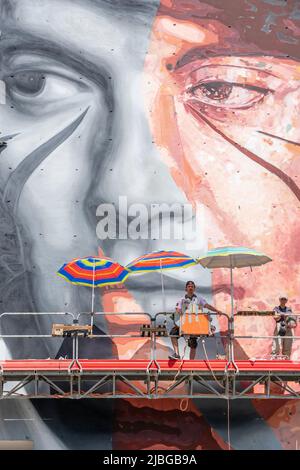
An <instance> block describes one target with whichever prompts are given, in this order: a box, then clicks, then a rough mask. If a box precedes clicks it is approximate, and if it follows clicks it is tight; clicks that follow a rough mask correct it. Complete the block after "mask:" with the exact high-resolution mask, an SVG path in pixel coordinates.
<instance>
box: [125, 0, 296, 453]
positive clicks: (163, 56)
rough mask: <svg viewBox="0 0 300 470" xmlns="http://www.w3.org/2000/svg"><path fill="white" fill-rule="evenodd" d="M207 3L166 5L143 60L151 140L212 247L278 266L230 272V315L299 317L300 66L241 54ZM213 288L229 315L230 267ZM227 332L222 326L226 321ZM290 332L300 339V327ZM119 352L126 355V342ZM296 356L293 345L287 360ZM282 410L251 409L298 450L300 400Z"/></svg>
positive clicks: (252, 352)
mask: <svg viewBox="0 0 300 470" xmlns="http://www.w3.org/2000/svg"><path fill="white" fill-rule="evenodd" d="M202 7H203V5H202V3H201V2H195V1H192V0H191V1H188V0H187V1H185V2H183V1H180V0H178V1H176V0H174V1H173V0H162V1H161V8H160V10H159V11H158V14H157V17H156V19H155V21H154V24H153V29H152V35H151V40H150V46H149V50H148V54H147V59H146V61H145V105H146V108H147V109H148V116H149V122H150V125H151V129H152V135H153V139H154V140H155V143H156V145H157V147H158V148H159V150H160V154H161V158H162V159H163V161H164V162H165V163H166V165H167V166H168V167H169V169H170V173H171V175H172V177H173V178H174V180H175V182H176V184H177V185H178V187H180V188H181V189H182V190H183V192H184V194H185V195H186V197H187V199H188V200H189V202H190V203H192V204H193V205H194V207H196V206H199V205H200V206H201V208H202V210H203V212H204V220H203V224H204V228H205V237H206V239H207V244H208V248H210V247H217V246H226V245H242V246H248V247H251V248H255V249H257V250H259V251H263V252H265V253H266V254H268V255H269V256H270V257H271V258H272V259H273V261H272V263H269V264H268V265H265V266H263V267H258V268H254V269H253V271H252V272H251V271H250V270H249V269H239V270H235V271H234V285H235V310H236V311H237V310H248V309H253V310H270V309H272V308H273V307H274V306H275V305H276V304H277V303H278V295H279V294H280V293H281V292H285V293H287V295H288V297H289V305H290V306H291V307H292V308H293V311H294V313H297V312H299V313H300V302H299V296H298V285H299V274H300V267H299V266H300V265H299V259H298V258H299V250H298V246H297V245H298V243H297V240H298V237H299V233H300V222H299V220H300V218H299V209H300V202H299V197H300V192H299V190H298V187H297V180H298V179H300V173H299V162H300V159H299V158H298V157H299V152H300V150H299V144H298V143H299V142H300V132H299V126H298V124H297V120H298V116H299V103H300V99H299V98H300V86H299V85H300V82H299V80H300V65H299V62H297V61H296V60H293V59H292V58H289V57H288V56H285V57H282V56H280V57H279V56H278V54H276V53H275V52H274V53H273V54H271V53H268V54H266V53H261V52H260V51H259V48H258V47H254V46H253V47H252V50H251V53H252V54H251V55H248V50H247V47H245V46H241V47H240V50H239V35H238V33H237V32H236V31H235V30H234V25H233V27H232V28H231V29H228V27H227V26H226V25H224V24H223V23H222V22H221V21H218V20H217V19H208V18H207V17H205V14H206V10H205V8H204V10H203V8H202ZM191 9H192V11H193V18H192V19H191V15H190V11H191ZM198 10H199V11H198ZM212 11H213V9H212ZM197 14H198V15H197ZM227 40H228V42H229V44H230V45H231V46H232V44H234V45H235V49H234V54H230V52H231V51H232V48H231V49H230V48H228V46H227V49H226V41H227ZM221 49H223V51H222V52H215V53H214V54H211V55H210V54H208V53H206V54H201V50H211V51H221ZM192 51H196V52H195V53H192ZM299 184H300V183H299ZM212 291H213V298H214V305H215V306H216V307H217V308H219V309H221V310H222V311H225V312H227V313H229V312H230V297H229V294H230V290H229V272H228V270H225V269H223V270H222V269H217V270H214V271H213V272H212ZM220 324H221V328H222V329H225V328H226V325H225V323H224V322H223V321H222V319H220ZM273 330H274V321H273V320H272V319H271V318H268V317H262V318H257V317H248V318H247V317H242V318H239V319H237V320H236V323H235V333H236V335H245V334H247V335H249V334H252V335H272V334H273ZM295 334H296V335H299V336H300V330H299V327H297V329H296V330H295ZM238 343H239V348H238V351H239V355H240V356H239V357H238V358H240V359H242V358H246V357H254V356H255V357H264V356H266V355H268V354H269V353H270V348H271V341H270V340H269V341H266V340H261V341H259V340H257V341H253V340H239V342H238ZM116 344H118V341H116ZM298 344H299V342H298ZM118 348H120V352H121V350H122V346H121V344H120V345H119V346H118ZM299 358H300V348H299V347H298V346H297V342H294V346H293V354H292V359H293V360H298V359H299ZM280 405H281V408H279V406H278V410H277V411H276V412H274V413H272V414H270V416H267V415H266V416H264V413H263V411H262V409H261V406H260V405H259V404H258V403H256V404H255V406H256V408H257V410H258V411H259V412H260V413H261V414H262V416H264V417H265V419H266V420H267V421H268V423H269V425H270V426H271V427H272V428H273V429H274V432H275V434H276V435H277V438H278V439H279V440H280V441H281V442H282V445H283V447H285V448H292V444H291V436H293V439H294V440H295V436H296V437H297V436H298V437H299V441H300V434H299V429H300V428H299V427H298V426H297V425H296V424H297V423H298V422H299V413H300V409H299V406H298V405H297V404H296V403H295V405H293V413H290V412H289V410H290V407H289V405H287V407H286V406H285V405H284V403H283V402H281V404H280ZM191 406H192V405H191ZM282 420H284V422H285V425H284V426H283V427H282ZM289 423H291V426H292V427H290V426H289ZM293 442H294V441H293Z"/></svg>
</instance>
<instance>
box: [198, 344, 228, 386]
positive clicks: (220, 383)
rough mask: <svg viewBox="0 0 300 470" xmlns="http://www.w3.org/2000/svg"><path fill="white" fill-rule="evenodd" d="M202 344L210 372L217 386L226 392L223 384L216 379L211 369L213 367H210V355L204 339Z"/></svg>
mask: <svg viewBox="0 0 300 470" xmlns="http://www.w3.org/2000/svg"><path fill="white" fill-rule="evenodd" d="M201 342H202V347H203V351H204V355H205V358H206V362H207V365H208V368H209V370H210V372H211V374H212V376H213V378H214V380H215V382H217V384H219V385H220V387H221V388H222V389H223V390H225V387H224V385H223V384H221V382H220V381H219V380H218V379H217V377H216V376H215V374H214V371H213V369H212V368H211V365H210V362H209V358H208V355H207V352H206V347H205V339H204V338H203V339H202V340H201Z"/></svg>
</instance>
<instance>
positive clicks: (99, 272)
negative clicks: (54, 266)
mask: <svg viewBox="0 0 300 470" xmlns="http://www.w3.org/2000/svg"><path fill="white" fill-rule="evenodd" d="M57 274H58V275H59V276H61V277H63V278H64V279H66V280H67V281H68V282H71V283H72V284H77V285H80V286H89V287H104V286H108V285H111V284H119V283H120V282H124V281H125V279H126V278H127V276H128V275H129V271H128V270H127V269H126V268H124V266H122V265H121V264H119V263H116V262H115V261H113V260H111V259H109V258H98V257H94V256H90V257H88V258H75V259H73V260H72V261H70V262H69V263H65V264H64V265H63V266H62V267H61V268H60V269H59V270H58V271H57Z"/></svg>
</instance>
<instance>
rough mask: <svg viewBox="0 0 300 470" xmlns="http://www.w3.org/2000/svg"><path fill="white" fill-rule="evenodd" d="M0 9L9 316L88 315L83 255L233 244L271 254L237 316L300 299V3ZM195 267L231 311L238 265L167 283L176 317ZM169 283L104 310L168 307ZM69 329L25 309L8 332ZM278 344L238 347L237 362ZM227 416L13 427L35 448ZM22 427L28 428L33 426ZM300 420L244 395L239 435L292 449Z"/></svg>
mask: <svg viewBox="0 0 300 470" xmlns="http://www.w3.org/2000/svg"><path fill="white" fill-rule="evenodd" d="M0 12H1V19H0V30H1V36H0V61H1V66H0V74H1V75H0V79H1V82H0V83H1V88H0V100H1V105H0V132H1V133H0V140H2V141H3V142H6V145H2V146H1V147H0V153H1V156H0V191H1V202H0V211H1V220H0V237H1V239H0V263H1V270H0V280H1V283H0V308H1V311H2V312H64V311H70V312H75V313H78V312H89V311H90V309H91V290H90V289H88V288H84V287H76V286H73V285H69V284H67V283H66V282H65V281H64V280H62V279H61V278H59V277H58V276H57V275H56V272H57V270H58V269H59V267H60V266H61V265H62V264H63V263H65V262H67V261H69V260H71V259H73V258H74V257H86V256H89V255H98V254H99V255H105V256H109V257H111V258H113V259H115V260H117V261H119V262H120V263H122V264H124V265H125V264H127V263H128V262H130V261H131V260H132V259H134V258H135V257H137V256H140V255H142V254H144V253H146V252H150V251H154V250H158V249H177V250H179V251H182V252H184V253H188V254H191V255H193V256H197V255H198V254H200V253H203V252H205V251H206V250H207V249H208V248H211V247H217V246H227V245H229V246H231V245H242V246H249V247H251V248H255V249H258V250H260V251H263V252H265V253H267V254H268V255H269V256H270V257H271V258H272V259H273V261H272V263H269V264H268V265H266V266H264V267H260V268H255V269H253V271H250V270H249V269H241V270H236V272H234V282H235V296H234V303H235V308H236V309H237V310H239V309H253V310H268V309H270V308H273V307H274V305H276V304H277V302H278V296H279V294H280V293H282V292H284V293H285V294H286V295H287V296H288V297H289V304H290V306H292V308H293V309H294V311H295V312H297V311H299V297H298V283H299V263H298V256H299V255H298V244H297V240H298V234H299V229H300V227H299V207H300V206H299V198H300V190H299V187H298V179H299V162H298V160H297V158H298V156H299V141H300V140H299V139H300V137H299V124H298V119H297V118H298V114H299V94H300V92H299V78H300V68H299V35H300V29H299V27H300V26H299V19H300V3H299V1H298V0H287V1H285V0H226V1H221V0H203V1H201V0H185V1H183V0H161V2H159V1H158V0H153V1H152V0H122V1H121V0H73V1H71V0H51V1H50V0H11V1H9V0H0ZM120 198H121V199H120ZM122 201H123V202H124V201H126V207H127V208H126V207H125V206H124V205H122ZM104 204H105V205H106V206H103V205H104ZM153 204H156V205H157V204H166V205H167V206H165V207H170V206H171V205H172V204H177V207H184V206H189V207H191V208H192V210H193V214H192V217H191V219H190V220H188V219H183V225H184V228H185V237H182V238H181V239H180V238H179V239H178V238H176V237H175V236H174V234H173V236H169V237H168V236H167V237H165V238H164V239H162V238H161V237H155V236H153V233H152V234H151V227H150V228H149V225H147V223H146V224H145V220H146V221H147V222H149V220H150V222H151V221H152V222H153V220H154V219H155V217H152V218H151V207H152V206H153ZM137 205H138V206H137ZM104 207H106V208H107V207H109V208H110V209H109V210H111V212H109V214H110V215H111V217H114V216H115V219H116V221H117V223H116V227H117V233H116V234H115V236H114V237H111V236H108V237H107V238H105V236H103V232H101V230H100V228H101V214H102V215H103V210H104V209H103V208H104ZM149 214H150V217H149ZM137 216H138V217H140V219H139V220H140V222H141V221H142V222H143V223H142V222H141V224H140V226H138V225H139V224H138V222H139V220H136V217H137ZM133 219H135V220H134V223H133V224H132V221H133ZM99 223H100V225H99ZM170 223H171V225H172V228H174V227H175V226H177V225H176V224H178V220H177V219H176V218H175V219H174V218H173V219H171V222H170V219H168V218H166V219H164V218H163V219H162V226H163V228H166V229H167V228H168V227H167V225H168V224H169V225H170ZM164 224H165V225H164ZM129 227H131V228H130V230H129V232H128V234H127V235H126V236H120V233H123V234H124V233H126V232H127V229H128V228H129ZM113 229H114V226H113V225H112V228H111V227H110V228H109V227H107V230H108V231H109V230H113ZM186 233H188V234H191V233H192V234H193V237H191V238H190V239H187V238H188V237H187V236H186ZM188 278H192V279H194V280H195V282H196V284H197V288H198V291H199V292H200V293H201V294H202V295H204V296H206V298H207V299H208V300H209V302H213V303H214V305H216V306H217V307H218V308H219V309H221V310H223V311H226V312H227V313H228V312H229V311H230V298H229V293H230V289H229V277H228V272H227V271H226V270H214V271H213V272H208V271H204V270H201V269H200V268H199V267H196V268H190V270H189V271H186V272H185V271H176V272H175V271H174V272H172V273H171V274H166V275H165V293H166V294H165V301H166V306H167V308H168V309H172V308H173V307H174V305H175V302H176V300H177V299H178V297H180V296H181V295H182V293H183V292H184V285H185V281H186V280H187V279H188ZM160 282H161V280H160V275H155V274H154V275H149V276H145V277H143V278H141V277H136V278H133V279H131V280H129V282H128V283H126V284H125V286H124V287H123V288H122V289H119V290H118V289H117V290H115V289H106V290H103V289H102V290H101V289H99V290H98V291H97V294H96V298H95V301H96V304H95V308H96V310H97V311H104V312H107V311H112V312H124V311H136V312H142V311H147V312H157V311H159V310H161V308H162V295H161V284H160ZM53 321H54V320H53V317H51V316H50V315H44V316H40V317H38V319H32V318H30V317H28V318H26V319H25V317H24V318H18V319H17V320H16V317H9V318H6V319H5V321H3V322H2V324H1V331H2V332H4V333H6V332H12V331H14V332H15V333H17V332H19V333H20V332H22V333H23V334H24V332H28V333H29V332H32V331H33V330H34V331H39V332H43V333H45V332H46V333H48V332H49V330H50V328H51V324H52V323H53ZM138 321H139V320H138V318H137V319H136V325H138ZM96 326H97V328H98V330H97V331H102V332H107V333H111V332H115V331H116V329H117V328H118V327H119V328H120V327H124V321H123V320H121V319H120V317H119V319H117V320H116V319H114V322H112V321H109V319H106V320H104V319H103V317H102V318H100V319H98V320H97V321H96ZM216 326H217V327H218V329H219V327H220V329H221V330H224V329H225V328H226V325H225V324H224V323H223V322H222V321H220V322H216ZM130 327H132V325H131V326H130ZM273 329H274V324H273V320H272V319H270V318H264V319H260V320H259V321H255V322H254V321H253V320H252V319H251V317H250V318H249V317H248V318H243V319H241V320H239V321H238V322H237V324H236V331H237V333H238V334H243V333H245V332H247V334H249V333H251V334H253V335H255V334H256V335H257V334H259V333H262V334H269V335H271V334H272V332H273ZM298 334H299V332H298ZM269 349H270V344H269V343H267V342H264V343H262V342H259V343H258V342H257V341H252V342H247V343H246V342H245V341H244V342H242V341H241V342H240V344H239V350H238V351H239V352H238V354H239V357H240V358H243V357H251V356H253V355H254V354H255V356H256V357H258V355H261V356H263V355H266V354H268V353H269ZM0 351H1V357H6V358H9V357H22V358H30V357H40V358H46V357H59V356H60V355H68V354H69V353H70V350H69V346H68V344H67V343H63V344H61V342H60V341H58V340H53V341H41V340H39V341H37V340H31V342H29V341H25V340H24V341H20V340H18V342H16V340H11V341H10V342H8V341H7V342H5V343H3V342H2V344H1V347H0ZM169 351H170V342H167V341H165V342H164V343H162V344H161V345H160V354H161V357H164V355H165V356H166V355H167V354H168V352H169ZM80 352H81V354H82V355H85V356H84V357H99V356H101V357H109V356H112V355H114V356H115V357H124V358H128V359H130V358H132V357H146V356H147V354H148V353H149V350H147V347H146V346H145V344H144V342H142V341H140V340H138V341H131V342H128V343H125V344H124V342H121V341H118V340H116V341H114V342H113V344H112V343H111V342H110V341H106V342H105V343H104V342H103V343H102V346H99V344H96V343H93V345H92V346H82V349H81V351H80ZM214 353H215V351H214V350H213V348H212V350H211V354H212V355H213V354H214ZM197 354H198V355H201V351H198V352H197ZM298 357H299V348H298V347H297V343H296V342H295V344H294V347H293V354H292V358H293V359H298ZM153 408H154V411H153ZM223 408H224V407H223V404H220V403H216V401H214V406H212V405H211V403H210V402H209V401H201V402H190V403H189V404H188V409H187V411H186V412H182V411H180V403H179V402H178V401H176V400H173V401H170V402H166V401H160V400H158V401H156V402H154V403H153V402H152V403H151V405H150V404H149V403H148V402H142V401H138V402H134V401H131V402H128V401H127V402H123V401H119V402H117V403H114V404H112V403H110V405H109V406H107V402H106V403H105V405H102V402H100V401H98V402H97V403H93V404H90V402H88V403H85V402H75V403H73V402H72V404H70V403H64V402H55V401H54V400H53V401H47V402H43V404H42V405H41V404H36V403H34V402H32V403H27V404H24V402H18V401H13V402H12V404H11V405H10V406H9V407H8V406H7V405H6V403H3V402H2V403H1V407H0V410H1V418H2V422H3V423H2V424H3V426H1V430H0V436H1V438H2V439H14V438H15V439H25V438H27V439H33V441H34V443H35V444H34V445H35V448H89V447H92V448H134V449H135V448H174V447H176V448H179V449H196V448H197V449H206V448H225V447H226V438H227V431H226V429H227V427H226V426H227V424H226V416H225V411H226V410H224V409H223ZM74 409H76V410H78V413H77V421H76V423H75V424H74V421H72V419H71V417H72V414H73V413H74ZM28 416H29V418H28ZM98 416H99V419H98ZM14 419H16V420H17V419H23V420H25V421H23V422H22V426H21V427H20V425H19V422H18V421H15V422H14ZM26 419H27V421H26ZM28 420H29V421H28ZM8 423H9V424H8ZM298 423H299V405H298V401H294V402H293V403H292V404H290V403H288V402H287V403H286V402H284V401H282V400H281V401H280V403H275V402H269V403H266V404H265V405H264V406H262V404H261V403H260V402H253V403H251V402H242V403H239V404H237V405H236V404H233V408H232V446H233V447H234V448H237V449H240V448H243V449H258V448H262V449H263V448H269V449H271V448H272V449H273V448H274V449H275V448H281V447H282V448H285V449H289V448H295V446H296V441H297V439H298V438H299V429H300V428H299V425H298ZM187 427H188V428H189V429H190V430H191V432H190V433H185V431H183V429H186V428H187ZM244 431H245V432H244Z"/></svg>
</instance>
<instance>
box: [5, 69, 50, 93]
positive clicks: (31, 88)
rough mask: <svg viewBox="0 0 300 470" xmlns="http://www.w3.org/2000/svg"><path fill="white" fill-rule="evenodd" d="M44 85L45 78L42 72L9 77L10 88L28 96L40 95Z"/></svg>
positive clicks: (23, 73)
mask: <svg viewBox="0 0 300 470" xmlns="http://www.w3.org/2000/svg"><path fill="white" fill-rule="evenodd" d="M44 83H45V76H44V74H43V73H42V72H22V73H17V74H15V75H10V76H9V77H8V85H9V87H10V88H11V89H13V90H15V91H18V92H20V93H23V94H26V95H35V94H37V93H39V92H40V91H41V90H42V89H43V86H44Z"/></svg>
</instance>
